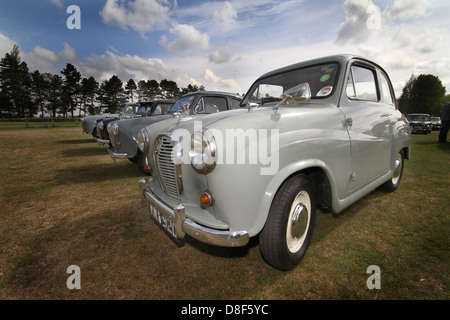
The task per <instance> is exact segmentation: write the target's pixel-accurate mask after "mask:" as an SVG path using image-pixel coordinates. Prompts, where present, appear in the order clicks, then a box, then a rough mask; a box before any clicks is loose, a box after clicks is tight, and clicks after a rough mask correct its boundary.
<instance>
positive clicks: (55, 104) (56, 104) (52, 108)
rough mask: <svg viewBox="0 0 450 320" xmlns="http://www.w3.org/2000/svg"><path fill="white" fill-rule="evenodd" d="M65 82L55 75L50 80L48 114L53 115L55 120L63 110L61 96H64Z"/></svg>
mask: <svg viewBox="0 0 450 320" xmlns="http://www.w3.org/2000/svg"><path fill="white" fill-rule="evenodd" d="M62 88H63V80H62V77H61V76H59V75H57V74H55V75H51V76H50V79H49V88H48V103H49V104H48V107H47V108H48V112H49V113H51V115H52V116H53V118H56V113H57V112H58V111H59V109H60V108H61V104H62V101H61V96H62Z"/></svg>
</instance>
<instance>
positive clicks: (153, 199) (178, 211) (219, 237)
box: [139, 177, 250, 247]
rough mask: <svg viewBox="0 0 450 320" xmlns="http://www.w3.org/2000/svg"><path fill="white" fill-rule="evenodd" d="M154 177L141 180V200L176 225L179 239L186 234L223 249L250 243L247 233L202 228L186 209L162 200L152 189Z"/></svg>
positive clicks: (180, 205)
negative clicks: (150, 183)
mask: <svg viewBox="0 0 450 320" xmlns="http://www.w3.org/2000/svg"><path fill="white" fill-rule="evenodd" d="M150 181H153V178H152V177H149V178H146V179H141V180H139V187H140V189H141V191H142V193H141V199H142V201H143V202H149V203H151V204H152V205H153V206H155V207H156V208H157V209H158V210H159V211H160V212H161V213H162V214H163V215H164V216H166V217H167V218H169V219H170V220H171V221H173V222H174V223H176V227H177V234H178V239H179V240H182V239H184V237H185V234H188V235H190V236H191V237H193V238H195V239H197V240H199V241H201V242H204V243H207V244H211V245H215V246H221V247H241V246H245V245H246V244H247V243H248V242H249V239H250V237H249V234H248V232H247V231H223V230H216V229H212V228H207V227H204V226H201V225H199V224H197V223H195V222H194V221H192V220H190V219H188V218H186V215H185V208H184V206H183V205H182V204H178V205H177V206H175V207H174V208H172V207H171V206H170V205H168V204H167V203H165V202H164V200H162V199H160V198H159V197H158V196H157V195H156V194H155V193H154V192H153V191H152V189H151V188H150V186H149V182H150Z"/></svg>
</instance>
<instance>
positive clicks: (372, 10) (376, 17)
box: [366, 4, 381, 30]
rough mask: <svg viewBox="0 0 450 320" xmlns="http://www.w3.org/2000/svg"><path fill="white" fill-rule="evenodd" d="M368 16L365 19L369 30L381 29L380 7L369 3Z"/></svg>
mask: <svg viewBox="0 0 450 320" xmlns="http://www.w3.org/2000/svg"><path fill="white" fill-rule="evenodd" d="M366 12H367V14H368V15H369V17H368V18H367V21H366V26H367V28H369V30H380V29H381V12H380V7H378V6H376V5H374V4H371V5H370V6H369V7H368V8H367V10H366Z"/></svg>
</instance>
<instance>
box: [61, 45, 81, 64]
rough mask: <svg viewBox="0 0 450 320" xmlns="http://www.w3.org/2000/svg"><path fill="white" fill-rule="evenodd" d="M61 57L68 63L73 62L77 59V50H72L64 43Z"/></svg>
mask: <svg viewBox="0 0 450 320" xmlns="http://www.w3.org/2000/svg"><path fill="white" fill-rule="evenodd" d="M59 56H60V57H61V58H62V59H63V60H65V61H66V62H71V61H74V60H76V59H77V55H76V54H75V49H74V48H72V47H71V46H70V45H69V44H68V43H64V50H62V51H61V52H60V53H59Z"/></svg>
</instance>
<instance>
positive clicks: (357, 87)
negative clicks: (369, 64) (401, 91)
mask: <svg viewBox="0 0 450 320" xmlns="http://www.w3.org/2000/svg"><path fill="white" fill-rule="evenodd" d="M350 70H351V72H350V75H349V77H348V79H347V96H348V97H349V98H350V99H357V100H368V101H378V95H377V85H376V81H375V73H374V72H373V71H372V70H371V69H367V68H364V67H359V66H352V68H351V69H350Z"/></svg>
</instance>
